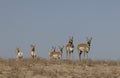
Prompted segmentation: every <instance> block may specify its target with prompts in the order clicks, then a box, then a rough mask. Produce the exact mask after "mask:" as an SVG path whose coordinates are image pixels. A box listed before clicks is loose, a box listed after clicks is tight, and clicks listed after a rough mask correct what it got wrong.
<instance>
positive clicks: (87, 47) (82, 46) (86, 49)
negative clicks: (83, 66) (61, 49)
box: [77, 37, 92, 60]
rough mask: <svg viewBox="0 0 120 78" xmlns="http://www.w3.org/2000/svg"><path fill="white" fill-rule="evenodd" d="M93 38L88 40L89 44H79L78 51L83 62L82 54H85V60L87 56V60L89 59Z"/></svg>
mask: <svg viewBox="0 0 120 78" xmlns="http://www.w3.org/2000/svg"><path fill="white" fill-rule="evenodd" d="M91 40H92V37H91V38H88V37H87V38H86V41H87V43H86V44H78V46H77V49H78V53H79V59H80V60H81V54H82V52H84V59H85V56H86V55H87V57H86V59H88V52H89V50H90V44H91Z"/></svg>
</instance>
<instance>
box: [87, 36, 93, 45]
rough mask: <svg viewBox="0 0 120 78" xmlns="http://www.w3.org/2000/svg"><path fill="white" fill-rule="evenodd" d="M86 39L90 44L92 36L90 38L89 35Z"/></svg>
mask: <svg viewBox="0 0 120 78" xmlns="http://www.w3.org/2000/svg"><path fill="white" fill-rule="evenodd" d="M86 40H87V44H88V45H89V46H90V44H91V40H92V37H91V38H88V37H87V38H86Z"/></svg>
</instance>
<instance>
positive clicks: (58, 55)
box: [49, 46, 64, 59]
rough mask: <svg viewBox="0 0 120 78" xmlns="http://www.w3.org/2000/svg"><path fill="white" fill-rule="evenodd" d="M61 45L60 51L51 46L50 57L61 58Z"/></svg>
mask: <svg viewBox="0 0 120 78" xmlns="http://www.w3.org/2000/svg"><path fill="white" fill-rule="evenodd" d="M63 48H64V46H63V47H60V46H59V49H60V51H59V52H56V51H55V50H56V48H54V47H52V51H51V52H50V53H49V56H50V59H52V58H54V59H61V57H62V53H63Z"/></svg>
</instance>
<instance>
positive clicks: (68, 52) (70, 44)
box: [66, 36, 74, 59]
mask: <svg viewBox="0 0 120 78" xmlns="http://www.w3.org/2000/svg"><path fill="white" fill-rule="evenodd" d="M73 51H74V44H73V36H72V37H70V38H69V41H68V44H67V45H66V58H67V59H68V58H70V56H71V54H72V58H73Z"/></svg>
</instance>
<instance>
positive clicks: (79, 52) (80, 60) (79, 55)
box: [79, 51, 82, 61]
mask: <svg viewBox="0 0 120 78" xmlns="http://www.w3.org/2000/svg"><path fill="white" fill-rule="evenodd" d="M81 54H82V52H81V51H80V52H79V60H80V61H81Z"/></svg>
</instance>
